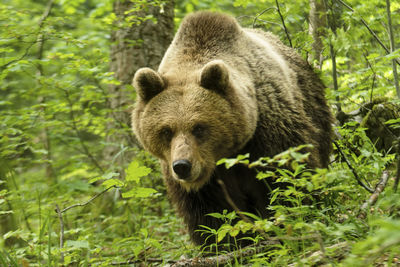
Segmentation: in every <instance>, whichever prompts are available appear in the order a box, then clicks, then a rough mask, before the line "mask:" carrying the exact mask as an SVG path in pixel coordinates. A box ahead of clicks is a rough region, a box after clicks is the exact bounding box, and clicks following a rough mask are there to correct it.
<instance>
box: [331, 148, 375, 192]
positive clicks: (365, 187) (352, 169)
mask: <svg viewBox="0 0 400 267" xmlns="http://www.w3.org/2000/svg"><path fill="white" fill-rule="evenodd" d="M333 144H334V145H335V146H336V148H337V150H338V151H339V153H340V155H341V156H342V158H343V159H344V161H345V162H346V164H347V166H348V167H349V168H350V170H351V171H352V173H353V175H354V177H355V178H356V180H357V182H358V184H359V185H361V186H362V187H364V189H365V190H367V191H368V192H370V193H374V190H372V189H371V188H370V187H369V186H367V185H366V184H364V183H363V182H362V181H361V179H360V177H359V176H358V174H357V172H356V170H355V169H354V168H353V166H352V165H351V164H350V162H349V160H348V159H347V157H346V155H345V154H344V153H343V151H342V149H341V148H340V147H339V145H338V143H337V142H336V141H333Z"/></svg>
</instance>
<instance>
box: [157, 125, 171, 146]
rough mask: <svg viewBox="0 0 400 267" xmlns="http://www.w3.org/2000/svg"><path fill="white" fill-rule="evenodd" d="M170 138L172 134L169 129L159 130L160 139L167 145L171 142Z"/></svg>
mask: <svg viewBox="0 0 400 267" xmlns="http://www.w3.org/2000/svg"><path fill="white" fill-rule="evenodd" d="M172 136H173V132H172V130H171V128H169V127H164V128H162V129H161V131H160V137H161V138H162V139H163V140H164V141H166V142H167V143H169V142H170V141H171V139H172Z"/></svg>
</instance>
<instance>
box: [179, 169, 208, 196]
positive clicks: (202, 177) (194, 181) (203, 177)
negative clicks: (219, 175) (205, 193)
mask: <svg viewBox="0 0 400 267" xmlns="http://www.w3.org/2000/svg"><path fill="white" fill-rule="evenodd" d="M211 174H212V170H207V169H205V168H204V169H201V171H200V173H199V174H198V175H193V174H192V175H191V176H190V177H188V178H186V179H184V180H183V179H179V178H178V177H177V176H176V175H173V177H174V179H175V180H176V181H178V182H179V183H180V184H181V186H182V187H183V188H184V189H185V190H186V191H187V192H190V191H198V190H200V189H201V188H202V187H203V186H204V185H205V184H207V183H208V181H209V180H210V177H211Z"/></svg>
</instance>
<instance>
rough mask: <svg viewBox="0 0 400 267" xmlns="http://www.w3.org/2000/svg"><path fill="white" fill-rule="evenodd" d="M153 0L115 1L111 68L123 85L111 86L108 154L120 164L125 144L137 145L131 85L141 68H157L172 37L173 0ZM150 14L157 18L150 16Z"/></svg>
mask: <svg viewBox="0 0 400 267" xmlns="http://www.w3.org/2000/svg"><path fill="white" fill-rule="evenodd" d="M153 2H154V1H147V4H144V5H143V4H135V3H132V2H131V1H128V0H125V1H124V0H117V1H115V3H114V12H115V14H116V16H117V18H118V21H117V22H116V26H117V28H116V30H115V31H113V32H112V34H111V41H112V46H111V64H110V69H111V71H112V72H114V75H115V77H116V79H117V80H119V81H120V85H115V86H110V88H109V90H110V94H111V99H110V103H109V104H110V106H111V109H112V118H111V121H112V122H111V123H110V125H109V130H110V131H109V133H110V136H109V137H108V144H109V145H108V148H107V149H106V151H105V153H106V155H105V156H106V159H109V162H111V161H113V162H114V163H115V164H116V165H117V166H120V167H122V166H123V163H124V157H123V153H119V152H120V151H122V150H123V148H124V147H126V146H135V145H136V144H137V142H136V140H135V138H134V136H133V134H132V131H131V127H130V124H131V123H130V108H129V106H130V105H132V104H133V102H134V90H133V89H132V87H130V85H131V82H132V78H133V75H134V74H135V72H136V70H138V69H139V68H141V67H150V68H153V69H157V67H158V64H159V63H160V61H161V59H162V56H163V55H164V53H165V51H166V49H167V48H168V46H169V44H170V43H171V41H172V38H173V33H174V20H173V19H174V1H172V0H168V1H165V2H162V3H161V5H160V6H156V4H154V3H153ZM138 5H139V6H138ZM130 11H132V12H130ZM149 16H150V17H153V18H154V21H153V20H152V19H147V18H149ZM117 155H118V156H117Z"/></svg>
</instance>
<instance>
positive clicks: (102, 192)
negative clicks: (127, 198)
mask: <svg viewBox="0 0 400 267" xmlns="http://www.w3.org/2000/svg"><path fill="white" fill-rule="evenodd" d="M111 188H116V186H115V185H113V186H110V187H108V188H106V189H104V190H103V191H101V192H100V193H97V194H96V195H94V196H93V197H92V198H91V199H89V200H88V201H86V202H83V203H77V204H74V205H72V206H69V207H66V208H65V209H63V210H62V211H61V213H64V212H66V211H67V210H70V209H72V208H75V207H84V206H86V205H87V204H89V203H90V202H92V201H93V200H95V199H96V198H98V197H99V196H101V195H102V194H104V193H105V192H107V191H108V190H110V189H111Z"/></svg>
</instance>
